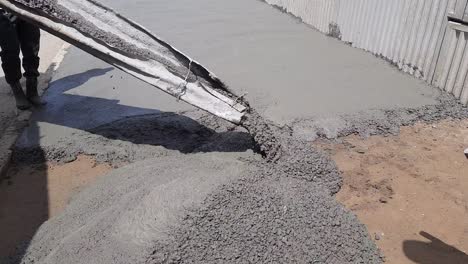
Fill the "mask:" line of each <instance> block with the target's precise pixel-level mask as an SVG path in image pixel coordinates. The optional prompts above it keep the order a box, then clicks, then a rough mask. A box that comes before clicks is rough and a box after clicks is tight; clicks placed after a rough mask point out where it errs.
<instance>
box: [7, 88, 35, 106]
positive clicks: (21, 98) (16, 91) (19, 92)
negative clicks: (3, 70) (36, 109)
mask: <svg viewBox="0 0 468 264" xmlns="http://www.w3.org/2000/svg"><path fill="white" fill-rule="evenodd" d="M10 86H11V90H12V91H13V95H14V96H15V101H16V108H18V109H19V110H26V109H29V108H31V103H30V102H29V101H28V99H27V98H26V95H24V92H23V87H21V84H20V83H19V82H17V83H15V84H11V85H10Z"/></svg>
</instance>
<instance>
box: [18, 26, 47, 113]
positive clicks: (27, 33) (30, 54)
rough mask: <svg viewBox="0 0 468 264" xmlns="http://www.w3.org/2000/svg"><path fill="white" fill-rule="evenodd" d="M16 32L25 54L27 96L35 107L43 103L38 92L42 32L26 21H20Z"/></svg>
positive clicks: (24, 66)
mask: <svg viewBox="0 0 468 264" xmlns="http://www.w3.org/2000/svg"><path fill="white" fill-rule="evenodd" d="M16 31H17V33H18V38H19V42H20V46H21V52H22V53H23V68H24V77H26V96H27V97H28V99H29V101H31V103H33V104H35V105H41V104H43V102H42V101H41V98H40V97H39V95H38V92H37V78H38V77H39V47H40V38H41V32H40V30H39V28H38V27H36V26H35V25H33V24H30V23H29V22H26V21H24V20H21V19H18V22H17V26H16Z"/></svg>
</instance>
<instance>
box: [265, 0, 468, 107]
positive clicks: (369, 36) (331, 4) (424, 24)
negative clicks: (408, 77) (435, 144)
mask: <svg viewBox="0 0 468 264" xmlns="http://www.w3.org/2000/svg"><path fill="white" fill-rule="evenodd" d="M266 2H268V3H269V4H272V5H275V6H278V7H281V8H282V9H284V10H285V11H287V12H289V13H291V14H293V15H295V16H297V17H299V18H301V19H302V20H303V21H304V23H307V24H309V25H311V26H313V27H315V28H316V29H318V30H319V31H321V32H323V33H325V34H329V35H331V36H334V37H337V38H339V39H341V40H342V41H345V42H348V43H350V44H351V45H352V46H353V47H356V48H361V49H364V50H366V51H369V52H372V53H373V54H375V55H378V56H381V57H383V58H385V59H387V60H388V61H390V62H392V63H394V64H395V65H396V66H398V68H400V69H401V70H402V71H404V72H407V73H409V74H412V75H414V76H415V77H417V78H420V79H423V80H425V81H426V82H428V83H430V84H432V85H434V86H436V87H439V88H441V89H443V90H446V91H448V92H450V93H453V94H454V95H455V96H456V97H457V98H460V100H461V101H462V103H464V104H465V105H467V104H468V78H467V72H468V45H467V42H468V41H467V40H468V26H465V22H468V6H467V2H468V0H266Z"/></svg>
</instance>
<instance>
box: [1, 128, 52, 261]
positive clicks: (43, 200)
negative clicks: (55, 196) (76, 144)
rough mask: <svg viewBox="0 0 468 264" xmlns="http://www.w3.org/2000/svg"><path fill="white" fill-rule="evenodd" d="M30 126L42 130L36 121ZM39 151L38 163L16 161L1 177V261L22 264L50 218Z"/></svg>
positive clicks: (35, 129) (42, 155) (43, 156)
mask: <svg viewBox="0 0 468 264" xmlns="http://www.w3.org/2000/svg"><path fill="white" fill-rule="evenodd" d="M30 129H31V131H32V132H31V133H35V132H36V133H38V131H39V130H38V127H37V126H36V125H35V124H32V125H31V126H30ZM36 152H37V153H36V155H37V157H38V160H37V161H36V162H35V164H23V163H14V164H13V165H12V166H11V168H10V169H9V170H8V171H7V173H6V175H5V177H4V178H3V179H0V234H1V239H0V263H19V262H20V261H21V259H22V257H23V254H24V253H25V251H26V249H27V247H28V246H29V243H30V240H31V239H32V238H33V236H34V234H35V233H36V231H37V229H38V228H39V227H40V226H41V225H42V223H44V222H45V221H47V219H48V218H49V197H48V190H47V164H46V162H45V153H44V151H43V150H42V149H40V148H39V149H37V150H36ZM41 157H42V158H41Z"/></svg>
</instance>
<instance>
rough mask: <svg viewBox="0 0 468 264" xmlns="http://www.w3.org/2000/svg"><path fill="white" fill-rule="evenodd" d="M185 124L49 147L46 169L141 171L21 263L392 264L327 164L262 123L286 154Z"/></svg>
mask: <svg viewBox="0 0 468 264" xmlns="http://www.w3.org/2000/svg"><path fill="white" fill-rule="evenodd" d="M185 114H186V115H187V116H183V115H179V114H176V113H164V114H157V115H146V116H137V117H132V118H126V119H122V120H119V121H116V122H113V123H110V124H106V125H103V126H100V127H97V128H95V129H91V130H90V131H88V132H84V131H82V132H80V133H77V134H75V135H73V137H67V138H64V139H62V141H60V142H61V143H60V144H55V145H54V148H50V149H47V148H46V149H45V153H46V159H56V160H63V159H64V158H66V157H70V156H72V157H73V156H75V155H78V154H88V155H94V156H95V157H96V158H98V160H100V161H102V162H111V163H113V164H115V165H116V166H121V165H122V164H126V163H132V164H130V165H126V166H124V167H122V168H120V169H116V170H114V171H113V172H112V173H110V174H109V175H106V176H104V177H103V178H102V179H101V180H99V181H98V182H97V183H96V184H94V185H93V186H91V187H89V188H88V189H86V190H85V191H83V192H82V193H80V194H79V195H78V196H76V197H74V198H73V199H72V201H71V203H70V204H69V206H68V207H67V208H66V210H65V211H64V212H63V213H62V214H61V215H60V216H58V217H55V218H53V219H51V220H50V221H48V222H46V223H45V224H44V225H43V226H41V228H40V229H39V231H38V232H37V234H36V235H35V237H34V239H33V240H32V241H31V243H30V245H29V247H28V248H27V249H26V250H25V252H26V253H25V255H24V257H23V258H22V261H21V263H24V264H26V263H28V264H29V263H86V262H88V263H220V262H221V263H223V262H227V263H244V262H282V263H287V262H299V263H307V262H311V261H315V262H316V263H380V261H381V259H380V254H379V251H378V249H377V248H376V246H375V245H374V243H373V242H372V240H371V238H370V237H369V235H368V234H367V231H366V228H365V227H364V226H363V225H362V224H361V223H359V221H358V219H357V218H356V217H355V216H354V215H353V214H351V213H350V212H348V211H347V210H346V209H344V208H343V207H342V206H341V205H340V204H339V203H337V202H336V201H334V199H333V196H332V194H334V193H336V192H337V191H338V190H339V188H340V185H341V177H340V174H339V172H338V170H337V168H336V165H335V164H334V162H333V161H332V160H330V159H329V158H328V157H327V156H325V155H324V154H323V153H321V152H318V151H316V150H314V149H313V148H312V147H311V146H308V145H307V144H306V142H303V141H298V140H295V139H293V138H292V137H291V136H290V135H289V134H288V133H286V132H284V131H285V130H284V129H280V128H278V127H276V126H274V125H273V124H271V123H269V122H266V121H263V120H262V119H261V117H259V116H258V119H257V121H258V122H256V123H255V124H256V125H255V127H261V129H255V128H254V125H246V126H247V127H249V128H250V130H255V131H256V133H255V137H254V138H256V139H257V140H258V139H259V138H263V139H265V140H267V139H268V137H267V136H266V135H270V136H271V137H270V139H273V140H274V142H275V143H274V144H270V145H268V146H267V144H265V143H264V142H263V141H259V140H258V141H257V142H256V143H257V144H259V145H260V146H256V145H255V144H254V143H253V141H252V139H251V137H250V135H249V134H248V133H246V131H245V130H244V129H242V128H235V127H232V125H230V124H229V123H227V122H225V121H221V120H219V119H218V118H214V117H211V116H209V115H206V114H203V113H201V112H200V111H194V112H188V113H185ZM188 116H190V118H189V117H188ZM251 124H253V123H251ZM265 146H266V147H265ZM252 149H255V150H256V151H258V152H260V153H262V154H264V156H265V157H270V156H271V155H269V154H268V151H269V149H275V150H277V151H278V152H277V154H278V155H276V157H277V158H275V159H269V158H266V159H262V158H261V155H256V154H255V153H254V152H253V151H252ZM26 153H29V155H31V149H24V150H23V151H21V150H18V154H17V155H16V156H15V157H16V158H25V157H27V156H28V155H27V154H26ZM12 263H17V262H12Z"/></svg>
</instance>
